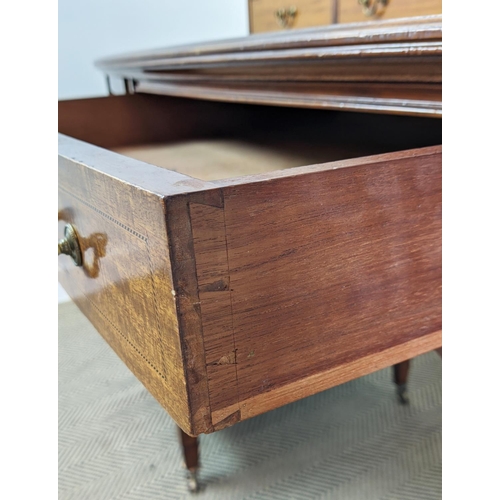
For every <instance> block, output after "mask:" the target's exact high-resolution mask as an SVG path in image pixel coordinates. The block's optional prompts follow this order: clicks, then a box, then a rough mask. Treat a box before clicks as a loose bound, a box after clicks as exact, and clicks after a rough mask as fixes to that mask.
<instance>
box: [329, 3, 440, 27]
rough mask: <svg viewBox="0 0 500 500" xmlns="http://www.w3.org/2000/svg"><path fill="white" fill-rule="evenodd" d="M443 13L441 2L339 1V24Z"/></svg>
mask: <svg viewBox="0 0 500 500" xmlns="http://www.w3.org/2000/svg"><path fill="white" fill-rule="evenodd" d="M384 3H385V5H384ZM441 12H442V7H441V0H386V1H384V0H367V1H366V3H365V2H360V1H359V0H337V17H338V19H337V22H339V23H355V22H362V21H368V20H370V19H372V20H374V19H394V18H399V17H414V16H428V15H433V14H441Z"/></svg>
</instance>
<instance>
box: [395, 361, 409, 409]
mask: <svg viewBox="0 0 500 500" xmlns="http://www.w3.org/2000/svg"><path fill="white" fill-rule="evenodd" d="M392 369H393V375H394V383H395V384H396V386H397V387H396V391H397V394H398V399H399V402H400V403H401V404H404V405H407V404H408V403H409V402H410V400H409V399H408V393H407V386H406V384H407V381H408V372H409V371H410V360H409V359H408V360H406V361H403V362H402V363H398V364H397V365H394V366H393V367H392Z"/></svg>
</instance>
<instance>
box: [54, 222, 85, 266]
mask: <svg viewBox="0 0 500 500" xmlns="http://www.w3.org/2000/svg"><path fill="white" fill-rule="evenodd" d="M62 253H63V254H65V255H69V256H70V257H71V258H72V259H73V262H74V263H75V266H81V265H82V252H81V250H80V245H79V243H78V234H77V233H76V230H75V228H74V227H73V226H72V225H71V224H66V226H65V227H64V238H63V239H62V240H59V243H58V244H57V254H58V255H61V254H62Z"/></svg>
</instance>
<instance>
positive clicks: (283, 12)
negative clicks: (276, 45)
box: [274, 5, 297, 28]
mask: <svg viewBox="0 0 500 500" xmlns="http://www.w3.org/2000/svg"><path fill="white" fill-rule="evenodd" d="M296 15H297V7H295V5H292V6H290V7H283V8H281V9H278V10H276V11H275V12H274V17H275V18H276V21H277V22H278V24H279V25H280V26H281V27H282V28H290V27H291V26H292V24H293V22H294V21H295V16H296Z"/></svg>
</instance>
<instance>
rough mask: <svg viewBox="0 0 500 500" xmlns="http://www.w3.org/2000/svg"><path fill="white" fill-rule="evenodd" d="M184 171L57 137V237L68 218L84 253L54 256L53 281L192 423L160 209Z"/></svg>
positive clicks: (182, 419) (181, 419) (176, 413)
mask: <svg viewBox="0 0 500 500" xmlns="http://www.w3.org/2000/svg"><path fill="white" fill-rule="evenodd" d="M186 180H187V182H188V183H189V182H192V181H193V179H190V178H188V177H185V176H183V175H181V174H177V173H175V172H170V171H168V170H166V169H161V168H158V167H154V166H152V165H148V164H145V163H141V162H137V161H135V160H132V159H129V158H126V157H122V156H120V155H117V154H115V153H112V152H110V151H107V150H104V149H100V148H97V147H95V146H92V145H90V144H87V143H83V142H80V141H77V140H74V139H72V138H69V137H66V136H60V138H59V212H58V219H59V238H62V237H63V234H64V228H65V227H66V226H67V225H68V224H71V225H72V226H73V228H74V229H75V231H76V233H77V238H78V245H79V248H80V250H81V254H82V256H83V263H82V265H81V266H77V265H75V263H74V262H73V260H72V258H71V257H70V256H69V255H60V256H59V281H60V282H61V284H62V285H63V287H64V288H65V289H66V291H67V292H68V293H69V295H70V297H71V298H72V300H73V301H74V302H76V304H77V305H78V306H79V308H80V309H81V310H82V311H83V313H84V314H85V315H86V316H87V317H88V318H89V319H90V321H91V322H92V323H93V324H94V326H95V327H96V329H97V330H98V332H99V333H100V334H101V335H102V336H103V337H104V339H105V340H106V341H107V342H108V343H109V344H110V346H111V347H112V348H113V349H114V351H115V352H116V353H117V354H118V355H119V356H120V358H121V359H122V360H123V361H124V362H125V364H126V365H127V366H128V367H129V369H130V370H131V371H132V372H133V373H134V374H135V375H136V377H137V378H138V379H139V380H140V381H141V382H142V383H143V384H144V386H145V387H146V388H147V389H148V390H149V391H150V392H151V394H152V395H153V396H154V397H155V398H156V399H157V400H158V401H159V402H160V404H161V405H162V406H163V407H164V408H165V409H166V410H167V411H168V412H169V413H170V415H171V416H172V417H173V418H174V419H175V421H176V422H177V423H178V424H179V425H180V426H181V427H182V428H183V429H184V430H185V431H186V432H191V433H196V432H197V431H196V430H195V429H193V426H192V422H193V418H194V416H193V413H195V412H196V410H194V407H195V405H196V401H195V400H194V399H193V398H191V400H189V397H188V387H187V386H188V382H187V380H188V379H189V374H186V370H187V367H186V363H185V355H184V350H185V349H184V346H183V342H187V341H189V339H188V338H183V339H181V330H182V324H180V322H179V320H178V315H177V307H178V300H177V297H176V293H175V291H174V290H175V289H176V285H174V283H173V279H172V266H171V259H170V251H169V238H168V228H167V223H166V219H165V197H166V196H167V195H168V194H171V193H179V192H181V193H182V192H183V191H185V190H187V191H189V186H188V187H186V186H185V185H184V184H183V183H184V182H185V181H186ZM176 184H180V186H178V187H176ZM199 184H200V185H201V186H203V183H201V182H200V183H199ZM159 189H161V191H160V190H159ZM178 260H182V256H181V257H178ZM194 347H195V346H194ZM200 384H202V385H203V384H205V388H203V387H202V388H200V389H199V392H201V393H206V392H207V389H206V380H204V379H203V378H202V379H200V380H198V381H197V382H193V384H192V385H191V386H190V389H191V390H193V391H194V390H198V389H197V385H200ZM199 406H200V407H201V408H205V407H206V405H204V404H201V405H199ZM196 418H198V419H199V420H200V421H203V415H201V416H199V415H197V417H196Z"/></svg>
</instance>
